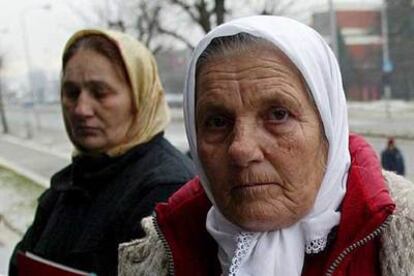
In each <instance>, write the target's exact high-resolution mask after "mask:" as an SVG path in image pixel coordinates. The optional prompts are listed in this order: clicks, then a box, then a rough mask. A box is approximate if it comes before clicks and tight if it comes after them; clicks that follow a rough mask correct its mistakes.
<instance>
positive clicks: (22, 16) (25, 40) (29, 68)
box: [20, 4, 52, 138]
mask: <svg viewBox="0 0 414 276" xmlns="http://www.w3.org/2000/svg"><path fill="white" fill-rule="evenodd" d="M51 8H52V7H51V5H50V4H45V5H41V6H31V7H26V8H25V9H23V10H22V11H21V13H20V25H21V29H22V33H23V49H24V56H25V61H26V66H27V76H28V83H29V93H30V98H31V104H32V110H33V113H34V119H35V125H36V129H40V120H39V114H38V113H37V112H36V95H35V91H34V89H33V86H34V83H33V79H32V76H31V75H30V74H31V72H32V69H33V66H32V61H31V58H30V52H29V49H30V47H29V39H28V33H27V28H26V21H25V19H26V15H27V13H28V12H30V11H33V10H39V9H41V10H50V9H51ZM32 136H33V134H32V131H31V129H30V123H28V122H27V138H32Z"/></svg>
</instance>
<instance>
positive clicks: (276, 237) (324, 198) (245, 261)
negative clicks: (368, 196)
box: [184, 16, 350, 276]
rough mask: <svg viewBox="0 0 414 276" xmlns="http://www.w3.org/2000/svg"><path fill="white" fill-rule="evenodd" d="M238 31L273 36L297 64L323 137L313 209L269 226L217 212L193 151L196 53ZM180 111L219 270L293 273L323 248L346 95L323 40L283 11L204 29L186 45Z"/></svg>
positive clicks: (341, 163)
mask: <svg viewBox="0 0 414 276" xmlns="http://www.w3.org/2000/svg"><path fill="white" fill-rule="evenodd" d="M240 32H245V33H249V34H251V35H253V36H257V37H261V38H264V39H266V40H268V41H270V42H272V43H273V44H274V45H276V46H277V47H278V48H279V49H280V50H281V51H282V52H283V53H285V55H286V56H287V57H289V58H290V60H291V61H292V62H293V64H294V65H295V66H296V67H297V68H298V69H299V71H300V72H301V74H302V76H303V78H304V79H305V81H306V84H307V86H308V88H309V90H310V92H311V94H312V96H313V99H314V101H315V103H316V107H317V109H318V111H319V114H320V117H321V119H322V123H323V126H324V130H325V135H326V138H327V140H328V143H329V152H328V160H327V168H326V172H325V175H324V178H323V181H322V184H321V186H320V190H319V192H318V195H317V198H316V201H315V204H314V206H313V208H312V209H311V210H310V212H309V213H308V214H307V215H306V216H305V217H304V218H302V219H301V220H300V221H298V222H297V223H296V224H294V225H292V226H290V227H288V228H284V229H280V230H276V231H272V232H260V233H252V232H245V231H243V229H240V228H239V227H238V226H236V225H234V224H232V223H230V222H229V221H228V220H227V219H226V218H225V217H223V215H221V213H220V212H219V210H218V208H216V205H215V203H214V198H213V196H212V193H211V189H210V183H209V182H208V180H207V177H206V175H205V173H204V170H203V167H202V165H201V163H200V160H199V158H198V153H197V136H196V128H195V66H196V63H197V60H198V58H199V56H200V54H201V53H202V52H203V51H204V50H205V49H206V47H207V46H208V45H209V43H210V42H211V40H212V39H213V38H216V37H221V36H230V35H235V34H237V33H240ZM184 117H185V124H186V132H187V138H188V141H189V145H190V150H191V154H192V156H193V158H194V161H195V164H196V166H197V169H198V173H199V174H200V177H201V182H202V185H203V187H204V189H205V191H206V193H207V195H208V196H209V199H210V200H211V201H212V202H213V207H212V208H211V209H210V211H209V213H208V216H207V222H206V226H207V230H208V231H209V233H210V234H211V235H212V236H213V238H214V239H215V240H216V241H217V243H218V245H219V253H218V258H219V261H220V263H221V266H222V269H223V273H224V274H227V273H229V274H230V275H289V276H294V275H300V274H301V271H302V267H303V262H304V256H305V252H306V253H317V252H320V251H322V250H323V249H324V248H325V246H326V240H327V236H328V234H329V232H330V231H331V229H332V228H333V227H334V226H336V225H338V224H339V220H340V212H339V211H338V208H339V206H340V204H341V202H342V199H343V197H344V195H345V192H346V180H347V174H348V169H349V165H350V154H349V150H348V136H349V130H348V119H347V108H346V100H345V95H344V91H343V87H342V79H341V73H340V71H339V66H338V63H337V61H336V58H335V56H334V55H333V53H332V51H331V49H330V48H329V46H328V45H327V44H326V42H325V41H324V40H323V38H322V37H321V36H320V35H319V34H318V33H317V32H316V31H314V30H313V29H311V28H310V27H308V26H306V25H304V24H302V23H299V22H297V21H294V20H292V19H288V18H284V17H277V16H252V17H246V18H242V19H237V20H234V21H231V22H228V23H226V24H223V25H220V26H218V27H217V28H215V29H214V30H212V31H211V32H210V33H208V34H207V35H206V36H205V37H204V38H203V39H202V40H201V41H200V43H199V44H198V45H197V47H196V48H195V50H194V52H193V56H192V59H191V61H190V64H189V68H188V72H187V77H186V84H185V93H184ZM298 169H300V168H298Z"/></svg>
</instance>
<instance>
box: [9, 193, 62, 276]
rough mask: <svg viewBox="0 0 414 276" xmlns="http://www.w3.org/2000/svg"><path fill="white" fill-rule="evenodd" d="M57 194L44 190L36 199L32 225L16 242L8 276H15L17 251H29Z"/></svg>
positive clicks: (46, 219) (36, 239)
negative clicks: (36, 204)
mask: <svg viewBox="0 0 414 276" xmlns="http://www.w3.org/2000/svg"><path fill="white" fill-rule="evenodd" d="M57 196H58V195H57V194H56V193H54V192H52V191H51V190H50V189H48V190H46V191H45V192H44V193H43V194H42V195H41V196H40V197H39V199H38V207H37V209H36V213H35V217H34V220H33V223H32V225H31V226H30V227H29V228H28V229H27V231H26V233H25V234H24V235H23V238H22V240H21V241H20V242H18V243H17V244H16V246H15V248H14V250H13V253H12V255H11V258H10V263H9V276H17V275H18V270H17V253H18V252H19V251H22V252H25V251H31V250H32V249H33V248H34V247H35V245H36V243H37V241H38V239H39V237H40V235H41V234H42V231H43V229H44V227H45V225H46V223H47V221H48V218H49V216H50V214H51V212H52V210H53V207H54V205H55V203H56V200H57Z"/></svg>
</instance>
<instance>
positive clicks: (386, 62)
mask: <svg viewBox="0 0 414 276" xmlns="http://www.w3.org/2000/svg"><path fill="white" fill-rule="evenodd" d="M381 32H382V74H383V86H384V98H385V113H386V114H387V118H388V119H390V118H391V110H390V100H391V83H390V81H391V72H392V71H393V67H394V66H393V64H392V62H391V59H390V51H389V45H388V16H387V0H383V4H382V8H381Z"/></svg>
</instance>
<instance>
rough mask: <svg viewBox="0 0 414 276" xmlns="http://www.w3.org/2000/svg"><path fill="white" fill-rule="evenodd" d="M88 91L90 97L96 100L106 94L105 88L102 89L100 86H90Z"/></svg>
mask: <svg viewBox="0 0 414 276" xmlns="http://www.w3.org/2000/svg"><path fill="white" fill-rule="evenodd" d="M90 91H91V93H92V95H93V96H94V97H95V98H97V99H99V98H103V97H105V95H106V94H107V93H106V90H105V87H103V86H102V85H92V86H91V87H90Z"/></svg>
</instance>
